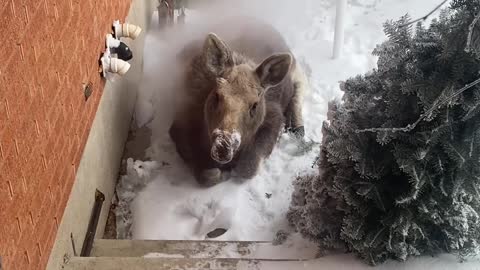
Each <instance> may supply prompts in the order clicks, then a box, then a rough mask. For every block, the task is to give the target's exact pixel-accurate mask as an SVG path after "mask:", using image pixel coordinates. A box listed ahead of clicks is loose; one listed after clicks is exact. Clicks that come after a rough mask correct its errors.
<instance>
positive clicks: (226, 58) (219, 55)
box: [203, 33, 233, 76]
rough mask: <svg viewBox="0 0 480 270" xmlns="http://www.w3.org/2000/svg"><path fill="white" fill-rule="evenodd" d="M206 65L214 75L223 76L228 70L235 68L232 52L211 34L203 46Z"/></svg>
mask: <svg viewBox="0 0 480 270" xmlns="http://www.w3.org/2000/svg"><path fill="white" fill-rule="evenodd" d="M203 55H204V56H205V65H206V67H207V69H208V71H210V72H211V73H212V74H214V75H216V76H221V74H222V73H223V71H225V69H226V68H228V67H231V66H233V56H232V51H231V50H230V48H228V46H227V44H225V42H223V41H222V40H221V39H220V38H219V37H218V36H217V35H215V34H214V33H209V34H208V36H207V38H206V39H205V43H204V45H203Z"/></svg>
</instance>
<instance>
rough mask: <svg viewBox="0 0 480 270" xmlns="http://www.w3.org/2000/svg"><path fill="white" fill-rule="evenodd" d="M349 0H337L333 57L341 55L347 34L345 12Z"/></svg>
mask: <svg viewBox="0 0 480 270" xmlns="http://www.w3.org/2000/svg"><path fill="white" fill-rule="evenodd" d="M346 9H347V0H337V11H336V14H335V37H334V43H333V59H336V58H338V57H339V56H340V54H341V52H342V46H343V41H344V36H345V13H346Z"/></svg>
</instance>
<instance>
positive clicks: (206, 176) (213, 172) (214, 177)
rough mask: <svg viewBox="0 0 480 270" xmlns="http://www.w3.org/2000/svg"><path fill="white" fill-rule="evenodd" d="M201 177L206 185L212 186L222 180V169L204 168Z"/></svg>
mask: <svg viewBox="0 0 480 270" xmlns="http://www.w3.org/2000/svg"><path fill="white" fill-rule="evenodd" d="M200 177H201V183H202V184H203V185H204V186H206V187H211V186H214V185H216V184H219V183H220V182H222V171H221V170H220V169H218V168H213V169H208V170H203V171H202V173H201V175H200Z"/></svg>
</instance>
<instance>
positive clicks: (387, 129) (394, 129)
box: [355, 78, 480, 133]
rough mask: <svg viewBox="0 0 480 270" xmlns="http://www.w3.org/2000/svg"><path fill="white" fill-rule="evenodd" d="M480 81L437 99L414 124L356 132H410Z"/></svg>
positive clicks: (357, 131)
mask: <svg viewBox="0 0 480 270" xmlns="http://www.w3.org/2000/svg"><path fill="white" fill-rule="evenodd" d="M479 83H480V78H478V79H476V80H475V81H473V82H471V83H469V84H467V85H465V86H464V87H462V88H460V89H458V90H457V91H455V92H454V93H453V94H451V95H450V96H448V97H447V98H445V99H443V100H437V101H438V102H435V104H434V105H433V106H432V107H431V108H430V109H428V111H426V112H424V113H423V114H421V115H420V117H419V118H418V119H417V121H415V122H414V123H413V124H408V125H407V126H406V127H401V128H367V129H358V130H356V131H355V132H356V133H365V132H381V131H388V132H399V131H400V132H410V131H412V130H413V129H414V128H415V127H416V126H417V125H418V124H419V123H420V122H422V121H423V120H424V119H425V118H426V117H427V116H429V115H430V114H431V113H433V111H434V110H436V109H437V108H439V107H440V106H442V105H444V104H445V103H447V102H449V101H451V100H452V99H453V98H454V97H456V96H458V95H460V94H461V93H463V92H465V91H467V90H468V89H470V88H472V87H474V86H475V85H477V84H479Z"/></svg>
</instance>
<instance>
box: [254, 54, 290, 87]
mask: <svg viewBox="0 0 480 270" xmlns="http://www.w3.org/2000/svg"><path fill="white" fill-rule="evenodd" d="M292 61H293V58H292V56H291V55H290V54H288V53H282V54H274V55H272V56H270V57H268V58H267V59H265V60H263V62H262V63H261V64H260V65H259V66H258V67H257V69H256V70H255V73H256V74H257V76H258V78H259V79H260V83H261V84H262V86H263V87H264V88H269V87H272V86H275V85H277V84H279V83H281V82H282V81H283V79H284V78H285V76H287V74H288V71H289V70H290V66H291V64H292Z"/></svg>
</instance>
